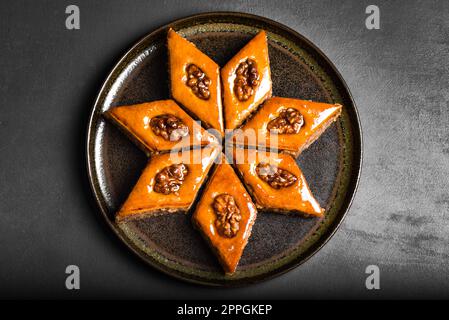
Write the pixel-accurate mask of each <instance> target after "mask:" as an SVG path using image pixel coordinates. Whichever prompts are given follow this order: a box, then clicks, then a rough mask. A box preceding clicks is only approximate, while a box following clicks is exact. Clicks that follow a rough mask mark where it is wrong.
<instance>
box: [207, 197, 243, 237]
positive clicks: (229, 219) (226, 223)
mask: <svg viewBox="0 0 449 320" xmlns="http://www.w3.org/2000/svg"><path fill="white" fill-rule="evenodd" d="M213 208H214V211H215V214H216V215H217V220H215V227H216V228H217V230H218V233H219V234H220V235H222V236H224V237H228V238H233V237H235V236H236V235H237V232H238V231H239V229H240V220H241V219H242V216H241V214H240V209H239V207H238V206H237V204H236V203H235V200H234V197H233V196H231V195H229V194H227V193H222V194H219V195H218V196H216V197H215V199H214V203H213Z"/></svg>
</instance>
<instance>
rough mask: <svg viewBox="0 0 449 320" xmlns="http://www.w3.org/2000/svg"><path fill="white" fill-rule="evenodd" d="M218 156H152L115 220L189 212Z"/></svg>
mask: <svg viewBox="0 0 449 320" xmlns="http://www.w3.org/2000/svg"><path fill="white" fill-rule="evenodd" d="M218 152H219V151H218V149H217V148H213V147H206V148H203V149H195V150H190V151H184V152H173V153H165V154H160V155H155V156H153V157H152V158H151V159H150V161H149V163H148V165H147V167H146V168H145V169H144V171H143V173H142V175H141V176H140V178H139V180H138V181H137V183H136V185H135V186H134V188H133V190H132V191H131V193H130V194H129V196H128V199H126V201H125V203H124V204H123V206H122V208H121V209H120V211H119V212H118V214H117V216H116V220H117V221H120V220H122V219H125V218H137V217H141V216H142V215H145V216H147V215H156V214H160V213H170V212H179V211H182V212H185V211H187V210H188V209H189V208H190V206H191V205H192V203H193V201H194V199H195V197H196V195H197V193H198V189H199V188H200V187H201V184H202V183H203V181H204V179H205V178H206V175H207V173H208V171H209V169H210V167H211V166H212V164H213V162H214V160H215V158H216V157H217V155H218Z"/></svg>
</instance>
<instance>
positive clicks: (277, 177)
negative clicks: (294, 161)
mask: <svg viewBox="0 0 449 320" xmlns="http://www.w3.org/2000/svg"><path fill="white" fill-rule="evenodd" d="M256 173H257V175H258V176H259V178H260V179H262V180H263V181H265V182H266V183H268V184H269V185H270V186H271V187H272V188H274V189H280V188H286V187H289V186H291V185H292V184H294V183H295V182H296V180H298V178H296V176H295V175H294V174H293V173H291V172H289V171H287V170H284V169H281V168H278V167H276V166H273V165H271V164H268V163H263V162H261V163H259V164H258V165H257V167H256Z"/></svg>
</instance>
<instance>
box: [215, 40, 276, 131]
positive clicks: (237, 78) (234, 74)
mask: <svg viewBox="0 0 449 320" xmlns="http://www.w3.org/2000/svg"><path fill="white" fill-rule="evenodd" d="M221 79H222V82H223V104H224V115H225V120H226V121H225V122H226V123H225V127H226V129H234V128H236V127H238V126H239V125H240V124H241V123H242V122H243V121H244V120H245V119H246V118H247V117H248V116H249V115H250V114H251V113H252V112H253V111H254V110H255V109H256V108H257V107H258V106H259V105H260V104H261V103H262V102H263V101H264V100H265V99H267V98H269V97H271V71H270V60H269V57H268V45H267V36H266V34H265V31H261V32H259V33H258V34H257V35H256V36H255V37H254V38H253V39H252V40H251V41H250V42H248V44H247V45H246V46H245V47H243V48H242V49H241V50H240V51H239V52H238V53H237V54H236V55H235V56H234V57H233V58H232V59H231V60H229V62H228V63H227V64H226V65H225V66H224V67H223V69H222V70H221Z"/></svg>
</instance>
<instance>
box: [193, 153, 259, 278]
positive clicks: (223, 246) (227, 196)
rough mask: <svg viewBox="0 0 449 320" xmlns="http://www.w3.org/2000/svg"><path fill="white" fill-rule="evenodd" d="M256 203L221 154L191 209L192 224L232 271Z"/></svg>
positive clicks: (245, 242)
mask: <svg viewBox="0 0 449 320" xmlns="http://www.w3.org/2000/svg"><path fill="white" fill-rule="evenodd" d="M256 216H257V211H256V206H255V205H254V204H253V202H252V201H251V197H250V195H249V194H248V193H247V191H246V190H245V187H244V186H243V185H242V183H241V182H240V180H239V178H238V177H237V175H236V173H235V172H234V169H232V167H231V165H229V163H228V162H227V161H226V159H225V157H224V155H222V162H221V163H220V164H217V166H216V168H215V170H214V173H213V174H212V176H211V178H210V180H209V182H208V184H207V186H206V188H205V190H204V192H203V194H202V196H201V199H200V200H199V202H198V205H197V207H196V209H195V212H194V213H193V216H192V220H193V223H194V225H195V226H196V227H197V228H198V229H199V231H200V232H201V233H202V235H203V237H204V238H205V239H206V240H207V242H208V243H209V245H210V246H211V247H212V249H213V251H214V252H215V254H216V255H217V257H218V259H219V261H220V263H221V264H222V266H223V269H224V270H225V271H226V272H228V273H232V272H234V271H235V269H236V267H237V265H238V263H239V261H240V258H241V256H242V253H243V250H244V248H245V246H246V244H247V242H248V238H249V236H250V235H251V229H252V226H253V224H254V221H255V220H256Z"/></svg>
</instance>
